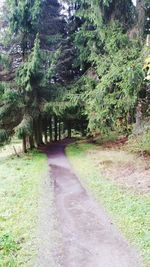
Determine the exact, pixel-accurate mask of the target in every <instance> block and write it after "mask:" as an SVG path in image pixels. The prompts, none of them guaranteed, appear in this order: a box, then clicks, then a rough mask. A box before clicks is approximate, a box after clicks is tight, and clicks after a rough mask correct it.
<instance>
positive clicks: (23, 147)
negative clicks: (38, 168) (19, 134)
mask: <svg viewBox="0 0 150 267" xmlns="http://www.w3.org/2000/svg"><path fill="white" fill-rule="evenodd" d="M22 150H23V153H27V143H26V136H24V137H23V138H22Z"/></svg>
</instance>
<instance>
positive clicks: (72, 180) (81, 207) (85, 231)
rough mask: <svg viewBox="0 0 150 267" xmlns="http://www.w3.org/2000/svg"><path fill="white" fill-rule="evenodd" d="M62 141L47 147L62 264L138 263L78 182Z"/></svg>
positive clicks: (120, 266)
mask: <svg viewBox="0 0 150 267" xmlns="http://www.w3.org/2000/svg"><path fill="white" fill-rule="evenodd" d="M65 145H66V144H65V142H61V143H58V144H54V145H51V146H50V147H49V148H48V161H49V165H50V167H51V172H52V175H53V179H54V189H55V199H56V207H57V210H58V216H59V223H60V225H61V232H62V237H63V246H64V262H63V267H141V266H142V265H141V264H140V263H139V259H138V255H137V253H136V251H135V250H134V249H133V248H131V247H130V246H129V245H128V243H127V242H126V240H124V238H123V237H122V235H121V233H120V232H119V231H118V230H117V229H116V227H115V226H114V225H113V224H112V222H111V219H110V218H109V216H108V215H107V214H106V212H105V211H104V209H103V207H101V206H100V205H98V204H97V203H96V201H95V200H93V199H92V197H90V196H89V195H88V194H87V192H86V190H85V189H84V188H83V187H82V185H81V184H80V182H79V180H78V178H77V176H76V175H75V174H74V172H73V170H72V167H71V165H70V164H69V161H68V159H67V157H66V156H65V152H64V149H65ZM56 267H57V266H56Z"/></svg>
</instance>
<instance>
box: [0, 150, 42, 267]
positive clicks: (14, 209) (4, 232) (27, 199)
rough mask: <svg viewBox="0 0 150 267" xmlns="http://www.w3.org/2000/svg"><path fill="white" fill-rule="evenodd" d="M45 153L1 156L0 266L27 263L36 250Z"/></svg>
mask: <svg viewBox="0 0 150 267" xmlns="http://www.w3.org/2000/svg"><path fill="white" fill-rule="evenodd" d="M45 166H46V157H45V156H44V155H43V154H41V153H38V152H32V153H29V154H27V155H25V156H21V157H19V158H16V157H15V156H11V157H6V158H2V159H1V160H0V203H1V204H0V267H18V266H19V267H20V266H28V264H29V262H30V260H32V259H33V258H34V255H35V253H36V226H37V216H38V198H39V189H40V185H41V182H42V174H43V173H42V172H43V171H44V168H45Z"/></svg>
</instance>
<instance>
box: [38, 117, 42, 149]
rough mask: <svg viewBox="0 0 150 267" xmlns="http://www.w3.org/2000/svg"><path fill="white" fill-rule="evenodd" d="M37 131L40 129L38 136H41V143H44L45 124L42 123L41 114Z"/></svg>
mask: <svg viewBox="0 0 150 267" xmlns="http://www.w3.org/2000/svg"><path fill="white" fill-rule="evenodd" d="M37 126H38V127H37V131H38V136H39V142H40V145H42V144H43V129H42V128H43V127H42V126H43V125H42V119H41V117H40V116H39V119H38V125H37Z"/></svg>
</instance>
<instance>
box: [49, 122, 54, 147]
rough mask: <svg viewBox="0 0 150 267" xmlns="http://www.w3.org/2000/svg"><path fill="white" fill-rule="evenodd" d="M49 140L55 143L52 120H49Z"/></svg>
mask: <svg viewBox="0 0 150 267" xmlns="http://www.w3.org/2000/svg"><path fill="white" fill-rule="evenodd" d="M49 140H50V142H52V141H53V129H52V118H50V120H49Z"/></svg>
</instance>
